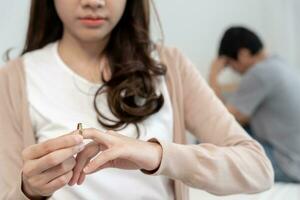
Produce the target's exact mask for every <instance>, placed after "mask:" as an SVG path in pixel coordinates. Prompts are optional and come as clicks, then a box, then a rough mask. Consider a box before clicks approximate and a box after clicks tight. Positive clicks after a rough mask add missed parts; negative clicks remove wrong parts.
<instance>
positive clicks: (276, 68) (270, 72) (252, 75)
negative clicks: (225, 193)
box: [209, 27, 300, 182]
mask: <svg viewBox="0 0 300 200" xmlns="http://www.w3.org/2000/svg"><path fill="white" fill-rule="evenodd" d="M227 65H228V66H230V67H231V68H232V69H233V70H234V71H236V72H238V73H239V74H241V76H242V79H241V82H240V84H239V87H238V90H237V91H235V92H234V94H232V95H231V96H230V97H229V98H228V99H226V101H225V99H224V97H223V96H222V89H221V85H220V84H219V83H218V81H217V79H218V76H219V74H220V72H222V70H223V69H224V67H225V66H227ZM209 82H210V85H211V87H212V88H213V89H214V91H215V93H216V94H217V95H218V96H219V98H220V99H221V100H223V102H224V103H225V105H226V106H227V108H228V110H229V111H230V112H231V113H232V114H233V115H234V116H235V118H236V119H237V120H238V121H239V122H240V123H241V124H242V125H245V124H249V125H250V128H251V132H252V134H251V135H252V136H253V137H254V138H255V139H257V140H258V141H259V142H260V143H261V144H262V145H263V146H264V148H265V151H266V153H267V155H268V156H269V158H270V160H271V161H272V164H273V167H274V170H275V181H280V182H300V105H299V104H300V76H299V74H298V73H297V72H295V71H293V69H292V68H291V67H290V66H289V65H288V64H287V63H286V62H285V61H284V60H283V59H281V58H280V57H278V56H271V55H268V54H267V52H266V51H265V49H264V45H263V43H262V41H261V40H260V38H259V37H258V36H257V35H256V34H255V33H254V32H253V31H251V30H249V29H246V28H244V27H232V28H230V29H228V30H227V31H226V32H225V34H224V36H223V37H222V40H221V44H220V49H219V57H218V58H217V59H216V60H215V61H214V62H213V64H212V66H211V72H210V80H209Z"/></svg>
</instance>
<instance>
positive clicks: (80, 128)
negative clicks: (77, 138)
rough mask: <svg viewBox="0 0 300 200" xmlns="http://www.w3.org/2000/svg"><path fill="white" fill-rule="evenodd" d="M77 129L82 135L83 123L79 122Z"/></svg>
mask: <svg viewBox="0 0 300 200" xmlns="http://www.w3.org/2000/svg"><path fill="white" fill-rule="evenodd" d="M77 130H78V131H79V134H80V135H82V134H83V130H82V123H78V124H77Z"/></svg>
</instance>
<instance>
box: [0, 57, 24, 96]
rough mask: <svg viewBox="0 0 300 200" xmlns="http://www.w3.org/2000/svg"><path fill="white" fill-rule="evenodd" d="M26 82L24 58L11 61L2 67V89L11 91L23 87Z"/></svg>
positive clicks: (0, 86) (0, 68)
mask: <svg viewBox="0 0 300 200" xmlns="http://www.w3.org/2000/svg"><path fill="white" fill-rule="evenodd" d="M23 81H24V70H23V62H22V58H21V57H18V58H16V59H13V60H10V61H8V62H7V63H5V64H4V65H3V66H1V67H0V89H1V90H7V89H9V90H11V88H12V87H13V88H20V87H22V86H23V85H24V84H23Z"/></svg>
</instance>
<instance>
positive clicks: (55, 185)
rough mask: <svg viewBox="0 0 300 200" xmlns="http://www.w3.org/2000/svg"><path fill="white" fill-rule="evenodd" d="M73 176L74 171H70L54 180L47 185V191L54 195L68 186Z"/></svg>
mask: <svg viewBox="0 0 300 200" xmlns="http://www.w3.org/2000/svg"><path fill="white" fill-rule="evenodd" d="M72 176H73V171H69V172H67V173H66V174H64V175H62V176H60V177H58V178H56V179H54V180H52V181H51V182H49V183H48V184H46V185H45V189H46V190H47V191H48V193H54V192H55V191H57V190H58V189H60V188H62V187H64V186H65V185H67V184H68V182H69V181H70V179H71V178H72Z"/></svg>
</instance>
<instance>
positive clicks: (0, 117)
mask: <svg viewBox="0 0 300 200" xmlns="http://www.w3.org/2000/svg"><path fill="white" fill-rule="evenodd" d="M10 65H12V63H10V64H8V65H7V66H5V67H2V68H1V69H0V161H1V164H0V188H1V189H0V190H1V192H0V199H3V200H16V199H18V200H28V198H27V197H26V196H25V195H24V194H23V192H22V190H21V183H22V181H21V169H22V165H23V161H22V156H21V153H22V150H23V147H24V144H23V134H22V125H21V117H20V116H21V115H22V110H21V109H20V108H21V105H20V101H19V100H20V98H21V93H19V92H20V90H19V89H18V87H17V86H16V85H14V84H11V83H12V82H15V81H14V78H13V77H12V76H11V75H13V74H11V73H10V72H9V70H10V69H11V66H10ZM15 83H16V84H17V81H16V82H15Z"/></svg>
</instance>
